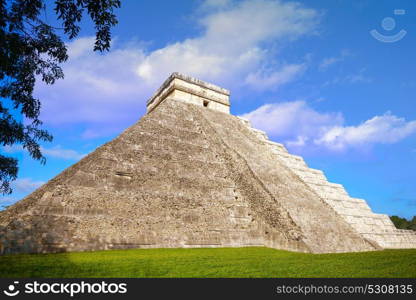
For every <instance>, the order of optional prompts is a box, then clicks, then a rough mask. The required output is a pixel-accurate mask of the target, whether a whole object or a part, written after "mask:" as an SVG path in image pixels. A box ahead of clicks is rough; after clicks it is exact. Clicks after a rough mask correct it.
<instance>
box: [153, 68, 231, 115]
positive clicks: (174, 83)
mask: <svg viewBox="0 0 416 300" xmlns="http://www.w3.org/2000/svg"><path fill="white" fill-rule="evenodd" d="M169 100H176V101H181V102H186V103H192V104H196V105H199V106H203V107H207V108H210V109H213V110H216V111H220V112H223V113H227V114H229V113H230V91H228V90H226V89H223V88H221V87H219V86H216V85H214V84H212V83H208V82H205V81H202V80H199V79H196V78H193V77H190V76H187V75H183V74H180V73H177V72H175V73H172V74H171V75H170V76H169V78H168V79H166V80H165V82H164V83H163V84H162V86H161V87H160V88H159V89H158V90H157V91H156V93H155V94H154V95H153V96H152V97H151V98H150V99H149V100H148V101H147V112H148V113H149V112H151V111H152V110H154V109H155V108H156V107H157V106H158V105H159V104H161V103H162V102H164V101H169Z"/></svg>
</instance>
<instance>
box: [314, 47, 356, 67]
mask: <svg viewBox="0 0 416 300" xmlns="http://www.w3.org/2000/svg"><path fill="white" fill-rule="evenodd" d="M348 56H351V52H350V51H349V50H347V49H344V50H342V51H341V54H340V55H338V56H333V57H327V58H324V59H323V60H322V62H321V63H320V64H319V70H320V71H325V70H326V69H328V68H329V67H330V66H332V65H334V64H336V63H339V62H342V61H344V60H345V58H347V57H348Z"/></svg>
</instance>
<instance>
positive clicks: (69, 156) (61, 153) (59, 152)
mask: <svg viewBox="0 0 416 300" xmlns="http://www.w3.org/2000/svg"><path fill="white" fill-rule="evenodd" d="M40 150H41V152H42V154H44V155H45V156H48V157H55V158H62V159H66V160H80V159H81V158H83V157H84V156H85V155H86V154H82V153H78V152H77V151H75V150H71V149H63V148H62V147H61V146H59V145H58V146H55V147H54V148H44V147H41V148H40ZM3 151H4V152H6V153H16V152H23V151H25V150H24V149H23V147H22V146H21V145H13V146H8V145H7V146H4V147H3Z"/></svg>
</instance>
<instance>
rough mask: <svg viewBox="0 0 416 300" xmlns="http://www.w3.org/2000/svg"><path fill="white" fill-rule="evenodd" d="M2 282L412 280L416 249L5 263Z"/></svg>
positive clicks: (59, 257)
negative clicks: (29, 279) (61, 279)
mask: <svg viewBox="0 0 416 300" xmlns="http://www.w3.org/2000/svg"><path fill="white" fill-rule="evenodd" d="M0 277H413V278H416V249H413V250H384V251H377V252H361V253H345V254H304V253H295V252H288V251H282V250H275V249H270V248H263V247H249V248H202V249H132V250H112V251H96V252H77V253H60V254H19V255H6V256H1V257H0Z"/></svg>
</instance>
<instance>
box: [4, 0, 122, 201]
mask: <svg viewBox="0 0 416 300" xmlns="http://www.w3.org/2000/svg"><path fill="white" fill-rule="evenodd" d="M47 3H49V4H51V3H52V4H53V5H54V11H55V12H56V15H57V18H58V19H59V20H60V21H62V28H56V27H53V26H51V25H49V24H48V23H47V22H46V21H45V20H44V19H43V18H42V17H43V16H44V15H45V11H46V4H47ZM118 7H120V0H56V1H54V3H53V2H52V1H46V0H0V146H7V145H8V146H11V145H14V144H18V145H21V146H22V147H23V148H24V149H26V150H27V151H28V152H29V154H30V155H31V156H32V158H34V159H36V160H40V162H41V163H45V157H44V156H43V155H42V153H41V149H40V146H39V142H41V141H51V140H52V136H51V135H50V134H49V133H48V132H47V131H46V130H43V129H41V128H40V127H41V125H42V122H41V120H39V113H40V109H41V102H40V100H39V99H37V98H35V97H34V96H33V89H34V86H35V81H36V79H37V78H40V79H41V80H43V81H44V82H45V83H47V84H53V83H54V82H55V80H57V79H60V78H63V77H64V74H63V72H62V69H61V68H60V66H59V65H60V63H62V62H64V61H66V60H67V59H68V55H67V49H66V46H65V44H64V42H63V41H62V39H61V36H60V34H64V35H67V36H68V37H69V38H70V39H72V38H75V37H76V36H77V35H78V33H79V31H80V27H79V22H80V21H81V19H82V18H83V15H85V14H88V15H89V16H90V18H91V19H92V21H93V22H94V24H95V30H96V41H95V46H94V51H105V50H108V49H109V47H110V41H111V33H110V29H111V27H112V26H114V25H115V24H117V19H116V16H115V14H114V9H115V8H118ZM17 171H18V164H17V160H16V159H14V158H12V157H7V156H4V155H1V154H0V193H3V194H8V193H11V191H12V190H11V187H10V182H11V181H12V180H14V179H16V177H17Z"/></svg>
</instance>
